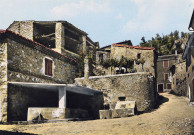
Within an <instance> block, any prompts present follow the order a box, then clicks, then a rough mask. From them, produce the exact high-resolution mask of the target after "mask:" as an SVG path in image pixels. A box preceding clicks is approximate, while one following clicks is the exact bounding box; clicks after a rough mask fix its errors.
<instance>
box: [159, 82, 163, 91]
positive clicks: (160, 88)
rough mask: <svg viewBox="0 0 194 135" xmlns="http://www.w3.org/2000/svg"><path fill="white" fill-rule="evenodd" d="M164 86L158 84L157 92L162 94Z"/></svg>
mask: <svg viewBox="0 0 194 135" xmlns="http://www.w3.org/2000/svg"><path fill="white" fill-rule="evenodd" d="M163 89H164V86H163V84H158V92H163Z"/></svg>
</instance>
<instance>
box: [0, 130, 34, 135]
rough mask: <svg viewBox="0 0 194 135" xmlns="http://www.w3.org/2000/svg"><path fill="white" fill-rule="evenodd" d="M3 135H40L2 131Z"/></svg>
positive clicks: (0, 131) (0, 132)
mask: <svg viewBox="0 0 194 135" xmlns="http://www.w3.org/2000/svg"><path fill="white" fill-rule="evenodd" d="M0 134H1V135H38V134H31V133H24V132H23V133H22V132H17V131H16V132H12V131H5V130H0Z"/></svg>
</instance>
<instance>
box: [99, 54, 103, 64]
mask: <svg viewBox="0 0 194 135" xmlns="http://www.w3.org/2000/svg"><path fill="white" fill-rule="evenodd" d="M99 62H100V63H102V62H103V54H100V55H99Z"/></svg>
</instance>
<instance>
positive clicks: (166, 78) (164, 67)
mask: <svg viewBox="0 0 194 135" xmlns="http://www.w3.org/2000/svg"><path fill="white" fill-rule="evenodd" d="M180 62H182V58H181V54H173V55H163V56H158V59H157V89H158V92H167V91H168V92H169V91H170V90H172V82H173V83H175V81H173V78H172V76H173V75H174V74H175V73H174V72H175V65H176V64H178V63H180ZM176 66H178V65H176ZM180 66H181V65H180ZM176 69H177V70H176V72H177V71H178V69H179V68H176ZM174 77H175V76H174ZM177 77H178V76H177ZM174 79H175V78H174ZM177 79H178V78H177ZM177 83H178V82H177Z"/></svg>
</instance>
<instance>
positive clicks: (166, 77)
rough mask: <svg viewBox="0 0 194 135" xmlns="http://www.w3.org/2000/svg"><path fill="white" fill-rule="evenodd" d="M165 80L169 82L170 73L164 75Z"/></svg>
mask: <svg viewBox="0 0 194 135" xmlns="http://www.w3.org/2000/svg"><path fill="white" fill-rule="evenodd" d="M164 80H165V81H167V80H168V73H165V74H164Z"/></svg>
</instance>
